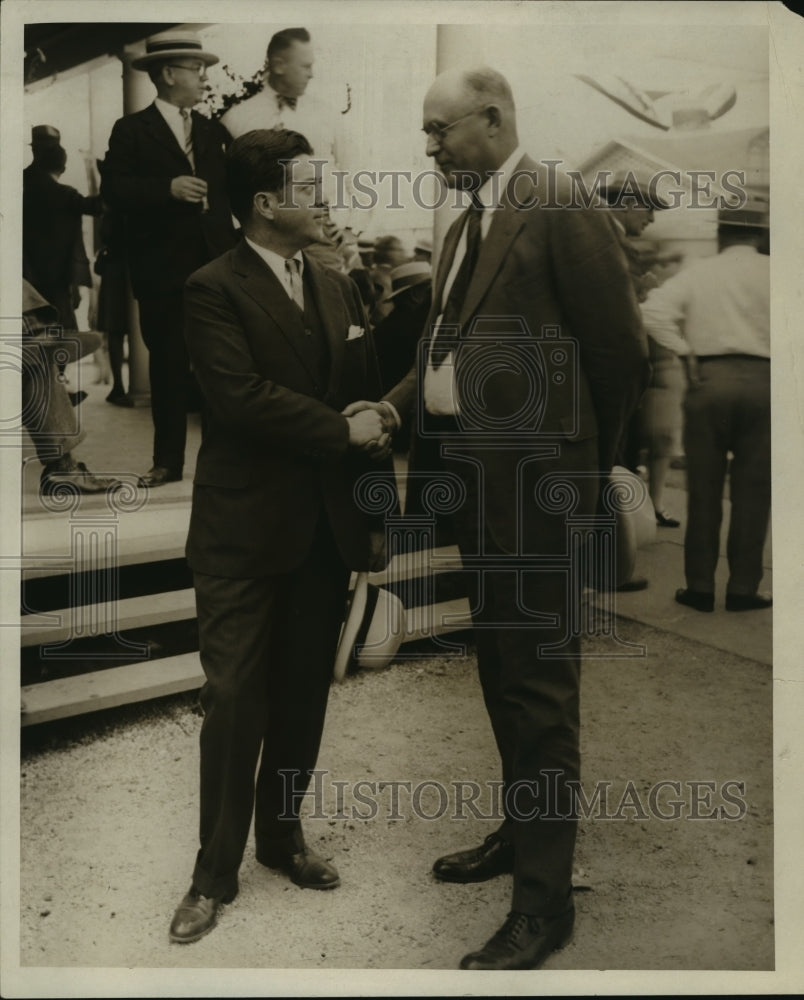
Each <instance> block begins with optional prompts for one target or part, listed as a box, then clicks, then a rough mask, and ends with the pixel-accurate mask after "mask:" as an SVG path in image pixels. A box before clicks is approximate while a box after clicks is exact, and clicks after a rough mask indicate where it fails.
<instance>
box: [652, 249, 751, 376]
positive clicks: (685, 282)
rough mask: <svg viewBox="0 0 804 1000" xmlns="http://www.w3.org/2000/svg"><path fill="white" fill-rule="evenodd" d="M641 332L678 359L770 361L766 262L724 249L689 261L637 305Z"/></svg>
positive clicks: (741, 250) (745, 251)
mask: <svg viewBox="0 0 804 1000" xmlns="http://www.w3.org/2000/svg"><path fill="white" fill-rule="evenodd" d="M642 320H643V322H644V324H645V330H646V331H647V332H648V333H649V334H650V336H651V337H653V339H654V340H655V341H656V342H657V343H658V344H661V346H662V347H666V348H668V349H669V350H671V351H675V353H676V354H678V355H687V354H695V355H697V356H699V357H706V356H707V355H712V354H753V355H756V356H757V357H761V358H769V357H770V257H768V256H767V255H766V254H761V253H759V252H758V251H757V250H756V249H755V248H754V247H752V246H746V245H737V246H730V247H727V248H726V249H725V250H723V251H721V253H719V254H717V255H716V256H714V257H703V258H700V257H699V258H696V259H695V260H691V261H690V262H689V263H688V264H687V265H686V266H685V267H684V268H683V270H681V271H679V272H678V273H677V274H675V275H673V277H672V278H669V279H668V280H667V281H666V282H665V283H664V284H663V285H661V286H660V287H659V288H654V289H652V290H651V292H650V293H649V294H648V297H647V299H646V300H645V301H644V302H643V303H642Z"/></svg>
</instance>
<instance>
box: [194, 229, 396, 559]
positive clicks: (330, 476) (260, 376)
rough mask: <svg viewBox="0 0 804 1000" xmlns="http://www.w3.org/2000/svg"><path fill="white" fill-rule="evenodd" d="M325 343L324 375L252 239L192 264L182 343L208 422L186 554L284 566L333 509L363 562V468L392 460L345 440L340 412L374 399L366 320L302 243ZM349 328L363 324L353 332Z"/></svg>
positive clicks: (345, 541)
mask: <svg viewBox="0 0 804 1000" xmlns="http://www.w3.org/2000/svg"><path fill="white" fill-rule="evenodd" d="M305 269H306V270H307V272H308V274H309V280H310V284H311V285H312V289H313V293H314V296H315V300H316V305H317V308H318V312H319V315H320V317H321V321H322V323H323V325H324V329H325V334H326V340H327V345H328V351H329V359H330V361H329V377H328V380H327V384H326V385H319V384H317V383H316V377H315V373H314V372H313V371H312V370H311V367H310V365H309V363H308V361H307V357H306V355H305V353H304V351H303V350H301V349H300V340H301V339H302V338H304V336H305V333H304V326H303V323H302V319H301V314H300V312H299V310H298V309H297V307H296V306H295V305H294V304H293V303H292V302H291V300H290V299H289V297H288V295H287V293H286V292H285V290H284V288H282V286H281V285H280V283H279V282H278V281H277V279H276V277H275V276H274V274H273V272H272V271H271V270H270V269H269V268H268V267H267V265H266V264H265V263H264V261H262V260H260V258H259V257H258V256H257V254H255V253H254V251H253V250H252V249H251V248H250V247H249V246H248V244H247V243H246V242H245V241H242V242H241V243H239V244H238V245H237V246H236V247H235V248H234V249H233V250H231V251H230V252H228V253H226V254H224V255H223V256H222V257H220V258H218V259H217V260H214V261H212V263H210V264H208V265H207V266H206V267H203V268H202V269H201V270H199V271H197V272H196V273H195V274H193V275H192V277H191V278H190V280H189V281H188V282H187V288H186V295H185V307H186V308H185V313H186V318H187V319H186V336H187V347H188V351H189V354H190V358H191V360H192V363H193V367H194V370H195V374H196V377H197V379H198V382H199V385H200V386H201V390H202V392H203V395H204V400H205V405H206V410H207V417H208V426H207V429H206V432H205V434H204V438H203V441H202V444H201V449H200V451H199V454H198V462H197V466H196V474H195V483H194V489H193V507H192V515H191V519H190V533H189V538H188V542H187V558H188V561H189V563H190V566H191V568H192V569H193V570H195V571H197V572H201V573H208V574H211V575H215V576H224V577H233V578H238V577H257V576H264V575H269V574H275V573H284V572H288V571H290V570H292V569H294V568H295V567H296V566H298V565H299V564H300V563H301V562H302V560H303V559H304V556H305V555H306V553H307V551H308V549H309V546H310V543H311V541H312V538H313V533H314V529H315V526H316V523H317V521H318V518H319V516H320V514H321V511H322V507H323V508H324V509H326V513H327V515H328V518H329V522H330V524H331V526H332V530H333V533H334V536H335V540H336V542H337V544H338V548H339V549H340V552H341V554H342V556H343V558H344V561H345V562H346V564H347V565H348V566H349V567H350V568H351V569H356V570H357V569H367V568H368V558H369V530H370V528H371V527H372V526H376V527H377V528H380V527H381V525H382V518H381V517H380V518H379V519H375V521H374V524H373V525H372V521H371V519H370V518H368V517H367V516H366V515H364V514H363V513H362V512H361V511H360V510H359V509H358V507H357V505H356V503H355V500H354V497H353V490H354V485H355V482H356V480H357V478H358V477H359V476H360V475H361V474H362V473H364V472H377V471H384V472H385V473H386V474H387V473H389V472H390V471H391V465H390V461H389V462H386V463H385V464H384V465H383V464H380V465H378V464H375V463H373V462H372V461H371V460H370V459H369V458H367V457H366V456H365V455H364V454H363V453H362V452H360V451H356V450H350V449H349V448H348V437H349V434H348V426H347V423H346V420H345V419H344V417H342V416H341V413H340V411H341V410H342V409H343V408H344V407H345V406H346V405H347V404H348V403H351V402H353V401H355V400H357V399H378V398H379V396H380V381H379V374H378V371H377V361H376V356H375V353H374V347H373V344H372V340H371V334H370V331H369V329H368V322H367V320H366V316H365V313H364V310H363V306H362V303H361V301H360V295H359V293H358V290H357V287H356V286H355V284H354V282H352V281H350V280H349V279H348V278H346V277H345V276H343V275H341V274H338V273H337V272H335V271H332V270H330V269H329V268H324V267H320V266H319V265H318V264H316V263H315V261H313V260H311V259H310V258H309V257H307V256H306V255H305ZM350 327H352V328H356V329H354V330H353V333H355V332H357V329H362V330H363V333H362V335H360V336H356V337H353V338H352V339H347V338H348V334H349V330H350Z"/></svg>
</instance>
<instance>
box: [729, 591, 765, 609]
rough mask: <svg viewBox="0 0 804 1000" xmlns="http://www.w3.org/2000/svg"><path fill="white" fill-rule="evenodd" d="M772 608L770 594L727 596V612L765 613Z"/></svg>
mask: <svg viewBox="0 0 804 1000" xmlns="http://www.w3.org/2000/svg"><path fill="white" fill-rule="evenodd" d="M772 607H773V598H772V597H771V596H770V594H726V610H727V611H764V610H765V608H772Z"/></svg>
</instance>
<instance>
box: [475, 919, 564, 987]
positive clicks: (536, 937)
mask: <svg viewBox="0 0 804 1000" xmlns="http://www.w3.org/2000/svg"><path fill="white" fill-rule="evenodd" d="M574 923H575V910H574V909H570V910H567V912H566V913H562V914H561V915H560V916H558V917H531V916H529V915H528V914H527V913H517V911H516V910H513V911H512V912H511V913H509V914H508V919H507V920H506V921H505V923H504V924H503V925H502V927H501V928H500V929H499V930H498V931H497V933H496V934H495V935H494V937H493V938H491V940H489V941H487V942H486V944H485V945H483V947H482V948H481V949H480V951H473V952H471V953H470V954H468V955H464V957H463V958H462V959H461V965H460V967H461V968H462V969H478V970H483V971H499V972H501V971H504V970H508V969H512V970H513V969H538V968H539V966H540V965H541V964H542V962H544V960H545V959H546V958H548V957H549V956H550V955H551V954H552V953H553V952H554V951H558V949H559V948H563V947H564V945H565V944H567V943H568V942H569V940H570V938H571V937H572V928H573V925H574Z"/></svg>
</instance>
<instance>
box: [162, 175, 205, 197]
mask: <svg viewBox="0 0 804 1000" xmlns="http://www.w3.org/2000/svg"><path fill="white" fill-rule="evenodd" d="M170 196H171V198H175V199H176V201H191V202H194V203H198V202H199V201H203V200H204V198H206V196H207V182H206V181H205V180H202V179H201V178H200V177H189V176H187V175H186V174H183V175H182V176H181V177H174V178H173V180H172V181H171V182H170Z"/></svg>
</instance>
